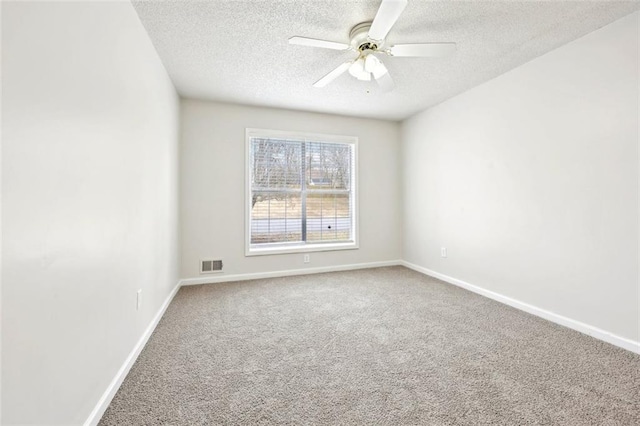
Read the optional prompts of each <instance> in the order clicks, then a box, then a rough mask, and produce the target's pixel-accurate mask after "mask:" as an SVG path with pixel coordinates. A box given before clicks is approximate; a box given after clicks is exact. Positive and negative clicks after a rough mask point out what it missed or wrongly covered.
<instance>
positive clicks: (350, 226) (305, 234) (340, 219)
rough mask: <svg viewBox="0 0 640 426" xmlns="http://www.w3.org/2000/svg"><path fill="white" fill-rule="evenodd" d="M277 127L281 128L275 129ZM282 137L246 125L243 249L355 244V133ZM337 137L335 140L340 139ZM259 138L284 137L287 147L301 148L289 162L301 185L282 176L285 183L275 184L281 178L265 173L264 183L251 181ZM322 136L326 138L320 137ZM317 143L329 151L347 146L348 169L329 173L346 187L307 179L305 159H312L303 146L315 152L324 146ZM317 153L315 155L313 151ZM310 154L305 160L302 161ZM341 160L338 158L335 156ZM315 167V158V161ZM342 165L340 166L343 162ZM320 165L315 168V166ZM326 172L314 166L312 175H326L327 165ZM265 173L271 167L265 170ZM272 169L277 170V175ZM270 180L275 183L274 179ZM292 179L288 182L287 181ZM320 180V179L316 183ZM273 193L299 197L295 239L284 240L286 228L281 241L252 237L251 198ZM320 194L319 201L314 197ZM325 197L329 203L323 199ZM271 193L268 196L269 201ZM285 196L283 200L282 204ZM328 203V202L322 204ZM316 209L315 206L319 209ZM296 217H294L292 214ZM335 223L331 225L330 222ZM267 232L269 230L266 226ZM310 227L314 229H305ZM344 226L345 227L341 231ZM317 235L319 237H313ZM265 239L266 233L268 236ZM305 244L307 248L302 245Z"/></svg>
mask: <svg viewBox="0 0 640 426" xmlns="http://www.w3.org/2000/svg"><path fill="white" fill-rule="evenodd" d="M275 133H281V132H275ZM285 136H286V137H282V135H280V134H274V133H273V132H271V131H264V132H256V131H255V129H247V150H248V152H247V189H248V191H247V198H248V207H247V218H246V220H247V244H246V254H247V255H250V254H256V253H253V252H254V251H260V250H261V249H263V248H264V249H267V248H273V249H278V248H282V249H283V251H313V250H312V249H314V248H317V249H318V250H324V249H339V248H357V244H356V240H357V221H356V208H355V207H356V199H355V194H356V184H357V182H356V179H355V178H356V158H357V157H356V155H357V151H356V149H357V145H356V142H357V139H356V138H352V137H338V138H335V137H333V136H326V135H312V137H308V136H305V135H301V134H297V135H295V134H287V135H285ZM340 138H342V140H336V139H340ZM260 139H263V142H265V143H267V144H268V143H270V142H273V143H274V144H277V143H279V142H280V143H283V144H291V145H289V147H287V148H288V149H289V148H292V147H293V146H295V145H297V144H299V146H300V149H297V148H292V149H295V150H297V151H298V152H300V153H301V161H299V162H297V164H294V165H296V166H298V167H299V168H300V170H299V175H300V181H299V183H300V186H299V187H291V186H295V184H296V183H297V182H293V183H292V185H291V186H286V180H285V182H284V183H285V185H284V186H279V185H280V184H282V182H281V181H277V180H276V181H273V182H272V181H270V180H269V179H270V177H269V178H268V179H267V185H265V186H261V185H255V182H254V181H255V179H254V172H256V170H257V169H256V151H255V146H256V141H257V140H260ZM325 141H326V142H325ZM319 144H326V146H327V148H328V149H329V154H334V155H339V154H341V153H340V152H339V151H340V150H339V148H338V149H336V146H339V145H343V146H345V147H346V148H348V149H347V150H346V153H347V155H348V156H349V157H348V158H347V164H346V173H347V175H341V176H338V177H336V176H335V175H332V177H331V178H332V179H338V182H339V184H340V185H341V186H343V185H346V186H347V187H346V188H345V187H343V188H333V187H324V188H322V187H321V188H314V186H312V185H310V184H309V180H310V178H311V177H310V173H311V171H312V167H310V163H311V162H312V161H313V160H309V157H308V156H307V153H306V152H305V151H306V150H307V148H308V147H309V146H313V147H314V149H315V152H316V153H317V152H322V150H323V149H324V147H323V146H322V145H319ZM331 148H333V149H334V150H335V152H334V153H332V152H331ZM324 155H325V154H324V153H323V154H321V155H320V154H319V158H320V159H326V157H323V156H324ZM316 158H318V157H316ZM270 160H271V159H266V161H270ZM307 160H309V161H307ZM261 161H265V158H264V157H263V158H261ZM336 161H340V160H336ZM326 164H330V165H329V166H328V167H329V171H330V172H332V171H331V167H333V165H332V163H330V162H328V163H323V164H322V167H325V166H326ZM316 167H317V164H316ZM343 167H345V166H344V165H343ZM319 170H320V169H319ZM324 170H325V172H324V174H322V171H320V172H319V174H317V175H316V176H325V177H324V178H319V180H320V179H324V180H325V181H326V179H327V177H326V176H327V173H328V172H326V168H325V169H324ZM344 172H345V170H344V169H338V170H337V171H335V173H344ZM267 173H271V171H270V170H268V171H267ZM278 173H280V174H279V175H288V173H289V171H287V172H286V173H282V171H279V172H278ZM278 173H276V175H278ZM293 175H294V173H291V174H289V176H293ZM274 183H275V184H274ZM290 183H291V182H290ZM319 185H322V184H319ZM260 194H262V195H265V194H266V195H273V196H280V197H275V198H276V199H280V200H282V199H284V200H287V198H286V197H295V196H298V197H299V198H300V203H301V207H300V209H301V217H300V221H301V232H300V234H301V235H300V239H299V240H295V241H287V240H286V239H287V238H288V237H287V235H286V232H287V230H285V237H284V238H283V240H282V241H261V242H256V241H255V238H254V237H255V236H256V234H255V233H254V232H253V231H254V230H255V224H256V221H255V210H254V205H252V199H253V197H254V196H255V195H260ZM345 199H346V202H347V206H348V207H346V208H345V205H344V202H345ZM311 200H314V201H313V203H314V204H315V211H314V213H312V211H311V208H310V207H309V206H308V202H309V201H311ZM318 200H319V201H318ZM325 200H329V204H327V201H325ZM270 202H271V199H269V206H270V205H271V204H270ZM286 203H287V201H285V206H286ZM339 205H340V207H341V208H342V211H343V212H345V210H346V215H344V214H343V215H340V214H339V213H338V212H337V211H338V210H337V209H338V208H339ZM325 206H327V207H325ZM325 208H326V209H327V211H330V210H331V208H333V210H334V213H333V214H329V215H327V216H325V210H324V209H325ZM318 210H319V212H318ZM262 219H263V220H264V219H268V220H271V219H272V216H271V212H269V213H268V214H267V218H262ZM274 219H275V220H278V218H274ZM296 220H297V219H296ZM325 224H328V225H327V228H328V229H327V230H325V229H324V228H323V227H324V225H325ZM334 224H335V226H333V225H334ZM284 225H285V229H286V226H287V218H285V221H284ZM281 226H282V224H281ZM269 232H270V231H269ZM310 232H312V233H313V235H309V234H310ZM345 232H347V233H346V234H345ZM325 236H329V237H330V238H329V239H325ZM318 237H319V238H318ZM267 239H268V238H267ZM307 249H308V250H307Z"/></svg>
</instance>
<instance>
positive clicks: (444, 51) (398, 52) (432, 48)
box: [389, 43, 456, 58]
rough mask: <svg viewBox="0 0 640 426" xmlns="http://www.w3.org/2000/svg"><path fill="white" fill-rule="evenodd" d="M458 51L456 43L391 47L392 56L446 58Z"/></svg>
mask: <svg viewBox="0 0 640 426" xmlns="http://www.w3.org/2000/svg"><path fill="white" fill-rule="evenodd" d="M455 51H456V44H455V43H416V44H396V45H395V46H391V48H390V49H389V53H390V54H391V56H414V57H426V58H429V57H436V56H446V55H449V54H451V53H453V52H455Z"/></svg>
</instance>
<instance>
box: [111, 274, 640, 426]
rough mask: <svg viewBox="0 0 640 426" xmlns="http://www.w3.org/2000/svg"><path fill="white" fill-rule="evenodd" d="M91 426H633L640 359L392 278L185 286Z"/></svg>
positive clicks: (523, 316)
mask: <svg viewBox="0 0 640 426" xmlns="http://www.w3.org/2000/svg"><path fill="white" fill-rule="evenodd" d="M100 424H101V425H159V424H163V425H164V424H171V425H205V424H206V425H209V424H225V425H227V424H228V425H254V424H257V425H261V424H265V425H266V424H278V425H293V424H296V425H298V424H314V425H354V424H362V425H398V424H406V425H418V424H426V425H488V424H491V425H625V426H626V425H638V424H640V356H639V355H636V354H633V353H631V352H629V351H626V350H623V349H619V348H616V347H614V346H612V345H609V344H607V343H604V342H601V341H598V340H596V339H593V338H591V337H588V336H586V335H583V334H581V333H578V332H575V331H573V330H570V329H567V328H564V327H561V326H559V325H556V324H553V323H551V322H548V321H545V320H543V319H540V318H538V317H535V316H532V315H529V314H527V313H524V312H521V311H518V310H516V309H513V308H511V307H508V306H505V305H502V304H500V303H498V302H495V301H493V300H490V299H487V298H484V297H481V296H479V295H476V294H474V293H471V292H468V291H465V290H463V289H460V288H457V287H455V286H452V285H449V284H446V283H443V282H442V281H439V280H437V279H435V278H430V277H427V276H424V275H422V274H419V273H417V272H414V271H411V270H409V269H406V268H403V267H389V268H378V269H366V270H359V271H348V272H335V273H327V274H318V275H308V276H297V277H285V278H273V279H261V280H254V281H243V282H234V283H222V284H213V285H201V286H190V287H183V288H181V289H180V291H179V292H178V294H177V295H176V297H175V298H174V300H173V302H172V303H171V305H170V306H169V308H168V309H167V311H166V313H165V315H164V317H163V318H162V320H161V321H160V323H159V324H158V327H157V328H156V330H155V332H154V333H153V335H152V336H151V338H150V340H149V342H148V343H147V345H146V347H145V348H144V350H143V351H142V353H141V354H140V357H139V358H138V360H137V362H136V363H135V365H134V366H133V367H132V369H131V371H130V373H129V375H128V376H127V378H126V379H125V381H124V383H123V384H122V386H121V387H120V390H119V391H118V393H117V394H116V396H115V397H114V399H113V401H112V403H111V405H110V406H109V408H108V409H107V411H106V412H105V414H104V416H103V418H102V420H101V422H100Z"/></svg>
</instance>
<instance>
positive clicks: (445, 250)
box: [440, 247, 447, 257]
mask: <svg viewBox="0 0 640 426" xmlns="http://www.w3.org/2000/svg"><path fill="white" fill-rule="evenodd" d="M440 256H442V257H447V248H446V247H440Z"/></svg>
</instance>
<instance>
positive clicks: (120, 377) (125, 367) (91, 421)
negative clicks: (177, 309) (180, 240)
mask: <svg viewBox="0 0 640 426" xmlns="http://www.w3.org/2000/svg"><path fill="white" fill-rule="evenodd" d="M179 289H180V283H178V284H176V286H175V287H174V288H173V290H171V293H169V296H167V298H166V299H165V301H164V303H163V304H162V306H160V309H159V310H158V313H157V314H156V316H155V317H153V319H152V320H151V323H149V326H148V327H147V328H146V329H145V330H144V333H142V336H141V337H140V339H139V340H138V342H137V343H136V345H135V346H134V348H133V350H132V351H131V353H130V354H129V356H128V357H127V359H126V360H125V361H124V364H122V367H120V370H118V373H116V376H115V377H114V378H113V380H112V381H111V383H109V386H108V387H107V390H106V391H105V392H104V393H103V394H102V397H101V398H100V400H99V401H98V404H97V405H96V406H95V408H94V409H93V411H92V412H91V414H89V417H88V418H87V420H86V421H85V422H84V426H94V425H97V424H98V422H99V421H100V419H101V418H102V415H103V414H104V412H105V411H106V409H107V407H108V406H109V404H110V403H111V400H112V399H113V397H114V396H115V395H116V392H118V389H119V388H120V385H121V384H122V382H123V381H124V378H125V377H127V374H128V373H129V370H131V367H133V364H134V363H135V362H136V359H138V355H140V352H142V349H143V348H144V346H145V345H146V344H147V341H148V340H149V337H151V334H152V333H153V330H155V329H156V326H157V325H158V323H159V322H160V319H161V318H162V315H164V312H165V311H166V310H167V307H168V306H169V304H170V303H171V301H172V300H173V297H174V296H175V295H176V293H177V292H178V290H179Z"/></svg>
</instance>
